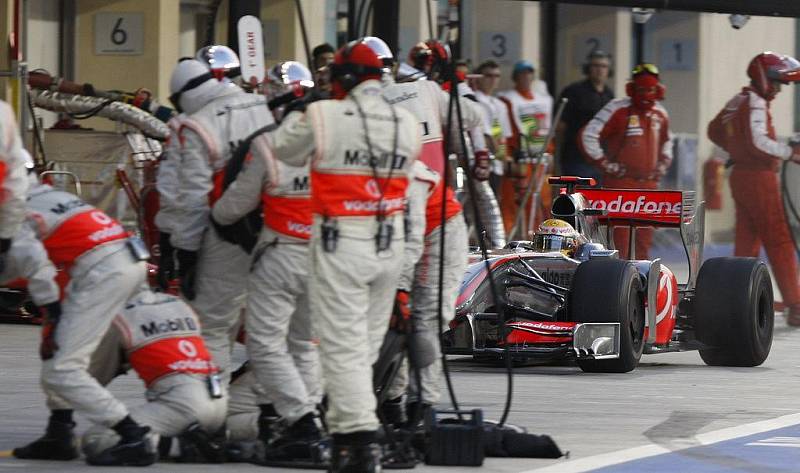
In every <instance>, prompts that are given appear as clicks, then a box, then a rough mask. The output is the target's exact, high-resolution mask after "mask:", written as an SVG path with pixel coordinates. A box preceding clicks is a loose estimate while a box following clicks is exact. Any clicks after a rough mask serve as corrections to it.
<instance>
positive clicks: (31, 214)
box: [14, 173, 155, 465]
mask: <svg viewBox="0 0 800 473" xmlns="http://www.w3.org/2000/svg"><path fill="white" fill-rule="evenodd" d="M29 178H30V180H31V181H32V183H31V189H30V191H29V195H28V200H27V205H26V211H27V224H28V225H29V227H30V228H31V230H32V232H33V233H34V234H35V236H36V238H38V239H39V240H41V242H42V244H43V245H44V248H45V250H46V251H47V256H48V258H49V259H50V261H52V262H53V264H54V265H55V266H56V267H57V268H58V269H60V270H62V271H63V272H64V273H65V274H66V275H68V276H69V283H68V284H66V287H65V290H64V297H63V300H62V302H61V304H60V307H58V306H55V305H51V306H48V309H50V310H48V312H47V314H46V316H45V322H44V325H43V327H42V341H41V346H40V350H39V352H40V356H41V358H42V361H43V363H42V373H41V382H42V388H43V389H44V392H45V395H46V396H47V399H48V407H49V408H50V409H51V411H52V413H51V417H50V422H49V424H48V427H47V432H46V433H45V435H44V436H43V437H42V438H40V439H39V440H37V441H35V442H33V443H31V444H29V445H27V446H25V447H21V448H17V449H15V450H14V456H16V457H17V458H31V459H54V460H68V459H71V458H74V457H75V456H77V451H76V450H75V449H74V446H73V435H72V429H73V427H74V425H75V424H74V422H73V421H72V410H71V409H78V410H79V411H81V412H82V413H83V414H84V415H86V416H87V417H88V418H89V419H90V420H91V421H92V422H95V423H98V424H103V425H105V426H107V427H112V428H113V429H114V430H115V431H116V432H117V433H118V434H119V435H120V441H119V443H117V444H116V445H113V446H111V447H109V448H108V449H106V450H104V451H102V452H98V453H97V455H95V456H92V457H89V458H87V461H88V462H89V463H90V464H96V465H126V464H150V463H153V462H154V461H155V452H153V451H152V449H151V448H150V446H149V444H148V443H147V442H146V441H145V434H146V433H147V432H148V431H149V428H148V427H143V426H141V425H139V424H138V423H137V422H136V421H135V420H133V419H132V418H131V417H130V415H129V413H128V409H127V407H125V405H124V404H123V403H122V402H120V401H119V400H118V399H116V398H115V397H114V396H113V395H112V394H111V393H110V392H108V391H107V390H106V389H105V388H103V387H102V386H101V385H100V384H99V383H98V382H97V380H95V379H94V378H93V377H92V376H91V375H90V374H89V372H88V371H87V370H88V367H89V362H90V358H91V356H92V353H94V351H95V349H96V348H97V345H98V344H99V343H100V340H101V339H102V337H103V335H104V334H105V333H106V331H107V330H108V327H109V326H110V325H111V321H112V319H113V318H114V314H117V313H119V312H120V311H121V310H122V308H123V307H124V305H125V302H126V301H127V300H128V299H129V298H130V297H131V295H133V294H134V293H135V292H136V291H137V290H138V288H139V287H140V286H141V285H142V284H143V283H144V281H145V277H146V270H145V262H144V260H146V259H147V258H148V257H149V255H148V254H147V252H146V250H144V247H143V243H142V242H141V241H140V240H138V239H136V238H130V237H129V235H128V232H126V231H125V229H124V228H123V227H122V225H120V224H119V222H117V221H115V220H114V219H112V218H111V217H109V216H108V215H106V214H105V213H103V212H102V211H100V210H98V209H96V208H94V207H93V206H91V205H89V204H87V203H85V202H83V201H82V200H80V199H79V198H78V197H77V196H75V195H73V194H70V193H67V192H62V191H58V190H55V189H53V188H52V187H50V186H48V185H43V184H39V183H38V182H37V181H36V176H35V175H34V174H33V173H31V174H30V175H29ZM31 289H34V290H35V288H33V287H32V288H31ZM36 297H41V296H36V295H34V298H36ZM49 297H51V296H50V295H49V294H48V298H49ZM51 307H52V308H51ZM59 308H60V310H59ZM59 312H60V313H59ZM66 406H69V408H66Z"/></svg>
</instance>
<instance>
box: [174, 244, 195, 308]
mask: <svg viewBox="0 0 800 473" xmlns="http://www.w3.org/2000/svg"><path fill="white" fill-rule="evenodd" d="M176 258H177V259H178V277H179V278H180V280H181V294H183V297H185V298H186V299H188V300H190V301H193V300H194V298H195V296H196V294H195V292H194V282H195V279H196V278H197V252H196V251H188V250H181V249H178V251H177V253H176Z"/></svg>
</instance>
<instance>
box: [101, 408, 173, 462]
mask: <svg viewBox="0 0 800 473" xmlns="http://www.w3.org/2000/svg"><path fill="white" fill-rule="evenodd" d="M114 430H115V431H117V433H118V434H119V436H120V440H119V442H118V443H117V444H116V445H114V446H113V447H109V448H107V449H105V450H103V451H102V452H100V453H98V454H97V455H94V456H90V457H86V463H88V464H90V465H94V466H148V465H152V464H153V463H155V462H156V460H158V451H157V450H156V449H155V448H154V447H153V445H152V444H151V443H150V441H149V440H148V438H147V433H148V432H150V427H144V426H141V425H139V424H137V423H136V421H134V420H133V419H131V418H130V416H128V417H125V418H124V419H122V420H121V421H119V422H118V423H117V425H115V426H114Z"/></svg>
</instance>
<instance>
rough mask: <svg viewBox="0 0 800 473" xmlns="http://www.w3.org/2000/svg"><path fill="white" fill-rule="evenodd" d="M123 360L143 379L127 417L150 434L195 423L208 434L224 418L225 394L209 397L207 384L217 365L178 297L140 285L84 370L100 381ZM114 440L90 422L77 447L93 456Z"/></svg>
mask: <svg viewBox="0 0 800 473" xmlns="http://www.w3.org/2000/svg"><path fill="white" fill-rule="evenodd" d="M127 363H129V364H130V366H131V367H132V368H133V370H134V371H136V374H138V375H139V377H140V378H141V379H142V381H144V384H145V387H146V388H147V391H146V392H145V397H146V398H147V401H148V402H147V403H146V404H143V405H140V406H137V407H134V408H133V409H131V417H132V418H133V420H135V421H136V422H137V423H139V424H140V425H147V426H150V428H151V429H152V431H151V432H152V433H154V434H156V435H164V436H169V437H173V436H176V435H179V434H181V433H182V432H184V431H185V430H186V428H187V427H189V426H190V425H192V424H195V423H197V424H200V426H201V427H202V428H203V429H204V430H205V431H206V432H209V433H214V432H216V431H217V430H219V428H220V427H221V426H222V424H223V423H224V422H225V415H226V407H225V404H226V402H225V398H224V397H212V394H211V392H210V389H209V386H210V383H209V380H208V378H209V376H211V375H213V374H215V373H216V371H217V369H216V367H215V366H214V364H213V363H212V362H211V357H210V355H209V354H208V351H207V350H206V347H205V344H204V343H203V339H202V338H201V337H200V324H199V322H198V320H197V316H196V315H195V313H194V312H193V311H192V309H191V308H190V307H189V306H188V305H186V303H185V302H183V301H182V300H181V299H180V298H178V297H175V296H172V295H169V294H162V293H155V292H152V291H151V290H150V289H148V288H146V287H143V288H142V290H141V291H140V292H139V293H138V294H136V295H135V296H134V297H133V298H131V299H130V300H129V301H128V302H127V304H126V305H125V310H123V311H122V312H121V313H120V314H119V315H117V316H116V317H115V318H114V323H113V325H112V327H111V329H110V330H109V331H108V333H107V334H106V335H105V337H104V338H103V341H102V342H101V343H100V345H99V346H98V348H97V351H96V352H95V354H94V356H93V357H92V363H91V367H90V372H91V373H92V374H93V375H94V376H95V377H96V378H97V380H98V381H99V382H100V383H101V384H103V385H106V384H108V383H110V382H111V380H112V379H114V378H115V377H116V376H117V375H119V374H120V373H121V372H124V366H125V365H126V364H127ZM218 394H219V393H218ZM223 396H224V393H223ZM118 441H119V435H117V433H116V432H114V431H113V430H112V429H109V428H107V427H104V426H95V427H93V428H91V429H89V430H88V431H87V432H86V433H85V434H84V436H83V442H82V448H83V451H84V453H86V454H87V455H95V454H97V453H99V452H101V451H103V450H105V449H106V448H109V447H111V446H113V445H115V444H116V443H117V442H118Z"/></svg>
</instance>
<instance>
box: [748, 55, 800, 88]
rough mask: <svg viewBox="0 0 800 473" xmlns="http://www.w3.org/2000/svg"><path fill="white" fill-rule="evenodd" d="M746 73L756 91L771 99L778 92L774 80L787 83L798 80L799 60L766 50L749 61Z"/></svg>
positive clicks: (799, 74) (799, 75)
mask: <svg viewBox="0 0 800 473" xmlns="http://www.w3.org/2000/svg"><path fill="white" fill-rule="evenodd" d="M747 75H748V76H749V77H750V81H751V82H752V84H753V88H754V89H755V90H756V92H758V94H759V95H761V96H762V97H764V98H765V99H767V100H771V99H773V98H774V97H775V95H777V93H778V90H777V87H776V85H775V83H776V82H780V83H783V84H787V83H789V82H798V81H800V61H798V60H797V59H795V58H793V57H791V56H784V55H781V54H776V53H773V52H771V51H766V52H763V53H761V54H759V55H758V56H756V57H754V58H753V60H752V61H750V65H749V66H747Z"/></svg>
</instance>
